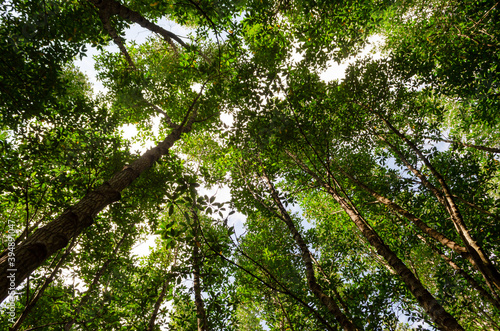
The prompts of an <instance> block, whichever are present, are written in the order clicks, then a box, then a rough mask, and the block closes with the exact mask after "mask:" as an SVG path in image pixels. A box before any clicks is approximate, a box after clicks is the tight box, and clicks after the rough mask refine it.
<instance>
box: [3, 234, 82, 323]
mask: <svg viewBox="0 0 500 331" xmlns="http://www.w3.org/2000/svg"><path fill="white" fill-rule="evenodd" d="M75 243H76V241H75V238H73V242H72V243H71V244H70V245H69V246H68V247H67V248H66V251H65V252H64V254H63V256H61V258H60V259H59V262H57V265H56V266H55V267H54V269H53V270H52V272H51V273H50V276H49V277H47V278H45V280H44V282H43V284H42V286H41V287H40V288H39V289H38V290H37V292H36V294H35V296H34V297H33V298H31V301H30V302H29V304H28V305H27V306H26V307H25V308H24V310H23V312H22V313H21V316H19V318H18V319H17V321H16V322H15V323H14V324H13V325H12V326H11V328H10V330H9V331H17V330H19V328H20V327H21V325H22V323H23V322H24V320H25V319H26V317H28V315H29V313H30V312H31V310H32V309H33V308H34V307H35V306H36V303H37V302H38V300H39V299H40V298H41V297H42V295H43V293H44V292H45V290H46V289H47V287H48V286H49V285H50V284H51V283H52V281H53V280H54V277H55V275H56V274H57V272H58V271H59V269H60V268H61V266H62V265H63V264H64V261H65V260H66V258H67V257H68V255H69V254H70V253H71V251H72V250H73V247H75Z"/></svg>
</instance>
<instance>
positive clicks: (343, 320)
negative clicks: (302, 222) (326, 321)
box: [263, 174, 359, 330]
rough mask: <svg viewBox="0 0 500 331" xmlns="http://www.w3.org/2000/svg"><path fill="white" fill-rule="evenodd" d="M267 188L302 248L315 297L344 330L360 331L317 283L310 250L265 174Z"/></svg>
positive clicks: (308, 280)
mask: <svg viewBox="0 0 500 331" xmlns="http://www.w3.org/2000/svg"><path fill="white" fill-rule="evenodd" d="M263 177H264V179H265V181H266V183H267V186H268V187H269V191H270V193H271V196H272V198H273V200H274V202H275V203H276V206H277V207H278V209H279V211H280V213H281V215H282V218H281V219H282V220H283V222H285V224H286V225H287V227H288V229H289V230H290V232H291V233H292V236H293V238H294V239H295V242H296V243H297V245H298V246H299V248H300V251H301V253H302V261H303V262H304V264H305V266H306V277H307V285H308V286H309V289H310V290H311V291H312V292H313V293H314V295H315V296H316V297H317V298H318V299H319V300H320V301H321V302H322V303H323V304H324V305H325V307H327V308H328V310H329V311H330V312H331V313H332V314H333V315H334V316H335V319H336V320H337V322H339V324H340V325H341V326H342V327H343V328H344V330H359V329H358V328H357V327H356V326H355V325H354V323H353V322H351V321H350V320H349V318H348V317H347V316H346V315H345V314H344V313H343V312H342V311H341V310H340V308H339V306H338V305H337V303H336V302H335V300H333V299H332V298H331V297H330V296H328V295H326V294H325V293H324V292H323V289H322V288H321V286H320V285H319V284H318V282H317V281H316V276H315V275H314V268H313V263H312V259H311V252H310V251H309V248H308V247H307V245H306V243H305V241H304V239H303V238H302V236H301V234H300V232H299V231H298V230H297V228H296V227H295V224H293V221H292V219H291V217H290V215H289V214H288V212H287V211H286V209H285V207H284V206H283V204H282V203H281V200H280V198H279V195H278V193H277V192H276V189H275V188H274V185H273V183H272V182H271V181H270V180H269V178H268V177H267V176H266V175H265V174H264V175H263Z"/></svg>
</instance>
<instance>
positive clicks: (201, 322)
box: [192, 210, 208, 331]
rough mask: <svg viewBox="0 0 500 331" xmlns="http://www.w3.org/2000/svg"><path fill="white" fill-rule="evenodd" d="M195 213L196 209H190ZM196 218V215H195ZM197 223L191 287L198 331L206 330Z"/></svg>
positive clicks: (197, 225) (196, 226)
mask: <svg viewBox="0 0 500 331" xmlns="http://www.w3.org/2000/svg"><path fill="white" fill-rule="evenodd" d="M192 212H193V213H196V211H194V210H193V211H192ZM196 220H198V217H196ZM199 226H200V224H199V222H198V224H195V233H194V245H193V288H194V303H195V305H196V316H197V321H198V331H207V330H208V324H207V314H206V311H205V306H204V303H203V298H202V297H201V280H200V265H201V259H200V251H199V247H200V246H201V243H200V241H199V238H198V227H199Z"/></svg>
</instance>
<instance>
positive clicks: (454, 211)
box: [372, 110, 500, 290]
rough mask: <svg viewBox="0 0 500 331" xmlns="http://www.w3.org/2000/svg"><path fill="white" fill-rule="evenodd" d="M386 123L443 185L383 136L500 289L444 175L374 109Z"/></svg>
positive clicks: (499, 280) (497, 275) (498, 277)
mask: <svg viewBox="0 0 500 331" xmlns="http://www.w3.org/2000/svg"><path fill="white" fill-rule="evenodd" d="M372 112H374V113H375V114H376V115H377V116H378V117H379V118H380V119H381V120H382V121H383V122H384V123H385V124H386V125H387V127H388V128H389V129H390V130H391V131H392V132H394V133H395V134H396V135H397V136H398V137H399V138H400V139H401V140H403V141H404V142H405V143H406V144H407V145H408V146H409V147H410V148H411V150H413V152H414V153H415V154H416V155H417V156H418V158H419V159H420V160H422V162H424V164H425V166H426V167H427V168H428V169H429V170H430V171H431V173H432V175H433V176H434V178H436V180H437V181H438V183H439V185H440V186H441V189H442V192H441V191H439V190H438V189H437V188H436V187H435V186H434V185H432V184H431V183H430V182H429V180H428V179H427V178H426V177H425V176H424V175H423V174H422V173H420V171H418V170H417V169H416V168H415V167H413V166H412V165H411V164H410V163H409V162H408V161H407V160H406V158H405V157H404V155H403V154H402V153H401V151H399V149H398V148H397V147H396V146H394V145H393V144H391V143H389V142H388V141H387V139H385V138H383V137H381V139H382V140H383V141H385V142H386V144H388V145H389V147H391V149H392V150H393V151H394V152H395V153H396V154H397V155H398V156H399V157H400V158H401V160H402V161H403V162H404V163H405V164H406V166H407V167H408V169H410V171H412V172H413V173H414V174H415V175H416V176H417V177H418V178H419V179H420V180H421V181H422V183H423V184H424V185H425V186H426V187H427V188H429V189H430V190H431V192H433V193H434V195H435V196H436V198H437V199H438V200H439V201H440V202H441V204H443V206H444V207H445V209H446V211H447V212H448V214H449V215H450V216H451V220H452V222H453V224H454V225H455V229H456V230H457V233H458V234H459V235H460V237H461V239H462V241H463V243H464V245H465V247H466V248H467V251H468V252H469V254H470V257H471V259H472V260H473V261H474V263H475V265H476V267H477V268H478V270H479V271H480V272H481V274H483V276H484V278H485V280H486V281H487V282H490V283H492V284H494V285H495V287H496V288H497V290H500V273H499V272H498V270H497V269H496V268H495V266H494V265H493V264H492V263H491V261H490V259H489V258H488V255H487V254H486V253H485V252H484V250H483V248H482V247H481V246H479V245H478V243H477V242H476V241H475V240H474V239H473V238H472V236H471V234H470V232H469V229H468V228H467V226H466V224H465V222H464V220H463V217H462V215H461V213H460V210H459V208H458V206H457V204H456V203H455V199H454V196H453V194H452V193H451V190H450V188H449V187H448V184H447V183H446V181H445V179H444V177H443V176H442V175H441V174H440V173H439V172H438V171H437V169H436V168H434V166H433V165H432V164H431V162H430V161H429V159H428V158H427V157H425V155H424V154H423V153H422V151H420V149H419V148H418V147H417V146H416V145H415V144H414V143H413V142H412V141H410V140H409V139H408V138H407V137H406V136H405V135H404V134H403V133H401V132H400V131H399V130H398V129H396V128H395V127H394V126H393V125H392V124H391V123H390V122H389V121H388V120H387V119H386V118H385V117H383V116H382V115H381V114H380V113H378V112H375V111H373V110H372Z"/></svg>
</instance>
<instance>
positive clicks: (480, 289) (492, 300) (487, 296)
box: [418, 235, 500, 311]
mask: <svg viewBox="0 0 500 331" xmlns="http://www.w3.org/2000/svg"><path fill="white" fill-rule="evenodd" d="M418 238H419V239H420V240H421V241H422V242H424V243H425V244H426V245H427V246H429V247H430V248H431V249H432V250H433V251H434V252H436V253H437V254H438V255H439V256H441V258H442V259H443V260H444V261H445V262H446V263H447V264H448V265H449V266H450V267H452V268H453V269H454V270H456V271H457V272H458V273H459V274H460V275H461V276H462V277H463V278H464V279H465V280H466V281H467V282H468V283H469V284H470V285H471V286H472V288H474V289H475V290H476V291H477V292H478V293H479V294H480V295H481V296H482V297H484V298H485V299H486V300H488V301H489V302H490V303H491V304H492V305H493V306H494V307H495V308H496V309H498V311H500V301H499V298H498V296H497V295H496V293H495V292H494V291H492V293H493V295H494V296H495V297H493V296H492V295H491V294H490V293H488V291H486V290H485V289H484V288H483V287H482V286H481V285H480V284H479V283H478V282H476V280H475V279H474V278H473V277H472V276H471V275H469V274H468V273H467V272H466V271H465V270H464V269H462V268H461V267H459V266H458V265H457V264H456V263H455V262H453V260H452V259H450V258H449V257H448V256H446V255H445V254H444V253H443V252H442V251H441V250H440V249H438V248H437V247H435V246H434V245H432V244H431V243H428V242H427V240H426V239H425V238H424V237H422V236H420V235H418Z"/></svg>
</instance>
